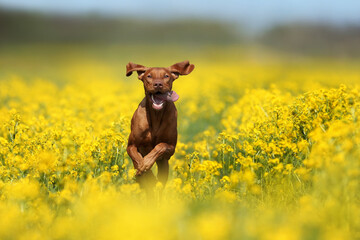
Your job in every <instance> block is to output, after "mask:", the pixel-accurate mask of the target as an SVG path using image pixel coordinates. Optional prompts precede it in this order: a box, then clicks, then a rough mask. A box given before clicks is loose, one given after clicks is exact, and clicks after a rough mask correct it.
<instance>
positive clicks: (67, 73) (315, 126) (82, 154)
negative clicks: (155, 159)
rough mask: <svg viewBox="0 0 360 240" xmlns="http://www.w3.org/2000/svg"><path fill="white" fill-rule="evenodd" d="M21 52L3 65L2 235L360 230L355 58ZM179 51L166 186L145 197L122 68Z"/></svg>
mask: <svg viewBox="0 0 360 240" xmlns="http://www.w3.org/2000/svg"><path fill="white" fill-rule="evenodd" d="M26 49H27V48H25V49H22V50H21V51H17V52H15V53H14V52H12V51H10V50H7V51H5V50H4V51H3V56H5V57H3V58H2V59H1V60H0V64H1V65H0V66H2V67H1V72H0V86H1V87H0V216H1V218H0V239H290V240H291V239H360V217H359V216H360V70H359V69H358V68H357V66H359V65H358V63H356V61H355V60H354V61H349V60H347V62H340V61H335V60H334V61H330V60H328V59H327V60H326V59H315V60H314V59H312V60H309V59H305V60H304V59H298V60H296V61H287V60H286V56H281V55H280V54H279V55H275V56H274V55H273V53H271V54H270V53H269V55H264V56H260V57H259V56H258V55H256V56H255V57H252V58H251V57H249V56H248V55H246V54H245V53H244V55H241V56H237V55H235V54H233V52H234V51H239V52H241V51H242V50H241V49H237V48H236V49H235V50H234V49H230V50H228V51H224V52H221V51H220V50H219V51H218V52H217V51H214V52H213V53H212V54H208V53H207V54H205V53H204V52H205V50H203V51H204V52H199V51H198V52H195V53H193V55H190V56H187V57H186V56H185V55H184V56H183V55H181V53H179V56H180V57H183V58H180V59H179V58H178V57H176V58H175V59H174V55H173V54H172V56H171V57H168V58H167V57H166V56H167V54H168V53H167V52H166V51H164V52H161V51H160V52H157V54H158V55H157V56H156V57H155V59H154V54H153V53H147V54H148V55H141V56H140V55H136V56H134V55H131V54H130V53H126V50H123V49H119V48H115V49H112V50H108V52H109V54H105V55H101V56H103V57H102V58H101V57H99V54H98V53H96V52H95V53H94V52H91V53H87V54H86V51H82V52H77V51H79V50H76V48H71V47H66V48H65V50H64V51H58V52H56V51H55V50H52V51H53V54H54V55H53V56H50V57H49V56H47V55H46V54H45V53H44V52H41V51H40V53H39V55H37V56H33V55H32V54H30V53H29V49H30V48H28V49H27V50H28V52H27V51H26ZM121 51H125V54H122V55H121ZM128 51H129V52H130V50H128ZM154 52H156V51H155V50H154ZM220 52H221V53H220ZM101 54H103V53H101ZM117 54H119V56H120V55H121V57H119V60H117ZM175 55H176V54H175ZM104 56H105V57H104ZM251 56H254V55H251ZM32 57H34V60H32ZM185 59H189V60H190V62H191V63H193V64H195V66H196V67H195V70H194V72H193V73H191V74H190V75H189V76H187V77H184V78H181V77H180V78H179V79H177V80H176V81H175V82H174V85H173V89H174V90H176V92H177V93H178V94H179V96H180V99H179V101H178V102H176V106H177V108H178V132H179V140H178V144H177V148H176V151H175V155H174V156H173V157H172V158H171V160H170V169H171V170H170V177H169V182H168V184H167V185H166V186H162V185H161V184H160V183H158V184H157V185H156V187H155V189H154V193H155V194H154V196H155V197H154V198H153V199H149V198H148V197H147V196H146V194H145V193H144V192H143V191H142V190H141V189H140V188H139V186H138V184H137V183H136V182H135V180H134V175H135V171H134V169H133V166H132V162H131V159H130V158H129V156H128V155H127V153H126V146H127V138H128V134H129V131H130V119H131V116H132V114H133V112H134V111H135V109H136V107H137V105H138V104H139V102H140V101H141V99H142V98H143V95H144V93H143V91H144V90H143V87H142V83H141V81H139V80H138V79H137V78H136V77H134V76H132V77H130V78H126V77H125V64H126V63H127V62H128V61H133V62H136V63H139V64H143V65H148V66H156V65H161V66H170V65H171V64H173V63H175V62H177V61H182V60H185ZM356 65H357V66H356ZM152 170H153V171H154V172H156V166H154V167H153V169H152Z"/></svg>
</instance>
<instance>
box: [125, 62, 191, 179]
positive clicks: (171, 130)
mask: <svg viewBox="0 0 360 240" xmlns="http://www.w3.org/2000/svg"><path fill="white" fill-rule="evenodd" d="M193 69H194V65H193V64H190V63H189V61H184V62H180V63H176V64H174V65H172V66H170V67H168V68H148V67H145V66H142V65H139V64H134V63H128V64H127V65H126V76H130V75H131V74H132V72H133V71H137V73H138V78H139V79H140V80H141V81H142V82H143V84H144V89H145V98H144V99H143V100H142V101H141V102H140V104H139V107H138V108H137V109H136V111H135V113H134V115H133V117H132V119H131V133H130V136H129V140H128V147H127V152H128V154H129V156H130V157H131V159H132V161H133V164H134V167H135V169H136V170H137V172H136V176H137V179H138V180H139V182H140V184H141V178H142V176H151V177H150V178H147V179H148V180H147V181H153V180H155V177H154V176H153V174H152V171H151V170H150V169H151V167H152V166H153V165H154V164H155V162H156V164H157V166H158V175H157V178H158V180H159V181H160V182H162V183H163V185H165V184H166V182H167V179H168V175H169V163H168V161H169V159H170V157H171V156H172V155H173V154H174V152H175V147H176V142H177V111H176V107H175V104H174V103H173V102H172V101H165V102H164V104H163V107H162V109H160V110H157V109H154V108H153V107H152V99H151V95H152V94H155V93H156V92H161V93H166V92H169V91H171V89H172V83H173V81H174V80H175V79H177V78H178V77H179V75H187V74H189V73H191V72H192V71H193ZM151 179H152V180H151ZM145 185H146V183H145Z"/></svg>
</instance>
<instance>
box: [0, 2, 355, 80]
mask: <svg viewBox="0 0 360 240" xmlns="http://www.w3.org/2000/svg"><path fill="white" fill-rule="evenodd" d="M359 13H360V2H359V1H355V0H344V1H325V0H318V1H311V0H289V1H282V0H271V1H261V0H254V1H246V0H229V1H225V2H220V1H208V0H200V1H191V0H182V1H160V0H153V1H145V0H136V1H115V0H104V1H96V0H78V1H70V0H63V1H47V0H33V1H27V0H0V54H2V60H0V64H1V65H0V76H1V75H4V74H5V73H9V72H11V70H12V69H13V70H14V71H15V70H16V71H17V73H18V72H19V70H21V69H22V70H23V75H26V74H27V73H29V72H30V71H31V69H34V65H36V59H37V58H41V59H44V58H47V64H46V66H44V64H42V63H43V62H41V63H40V62H39V64H38V65H37V66H36V67H37V68H36V69H37V73H38V74H39V72H40V73H41V74H43V76H44V77H52V78H56V77H59V74H57V73H56V74H53V76H49V74H50V73H51V72H53V70H54V69H49V68H51V66H55V65H56V64H57V63H58V62H57V60H58V57H60V56H63V55H64V54H67V55H66V56H67V57H69V56H70V58H68V59H69V60H70V59H71V56H74V55H77V56H82V57H84V58H88V57H95V58H97V59H99V58H101V59H102V60H104V61H106V60H109V61H112V62H113V63H114V61H115V63H116V64H121V65H122V64H125V63H126V62H128V61H134V62H140V63H143V64H144V65H145V64H148V65H151V64H169V63H172V61H182V60H184V59H196V56H201V57H202V59H208V60H213V61H220V60H223V61H226V60H230V59H234V57H235V58H236V57H244V56H246V57H247V58H249V59H254V58H255V59H260V58H261V59H267V58H266V56H269V54H270V56H271V57H270V58H268V59H271V60H273V59H275V58H274V57H273V56H272V55H271V53H273V52H274V51H275V52H276V54H277V56H278V54H279V53H280V54H285V55H286V56H287V57H291V59H294V58H295V59H299V58H301V57H303V56H306V57H324V58H327V59H334V60H339V59H344V58H357V57H358V56H359V55H360V44H359V43H360V14H359ZM164 44H165V45H166V46H169V47H168V48H166V49H165V48H164ZM30 45H31V47H29V46H30ZM34 46H36V47H34ZM68 46H71V48H67V47H68ZM148 46H151V47H148ZM234 46H235V47H234ZM18 52H21V58H22V59H23V63H27V64H20V63H19V55H16V54H17V53H18ZM144 53H146V54H144ZM89 54H90V55H91V56H90V55H89ZM230 55H231V57H229V56H230ZM151 56H153V57H155V56H156V58H153V59H152V60H151V58H152V57H151ZM15 58H16V60H14V59H15ZM121 67H123V66H121ZM26 68H27V69H26ZM47 70H48V73H49V74H46V71H47ZM50 70H51V71H50ZM123 71H124V70H123V69H122V72H121V74H123ZM119 74H120V72H119Z"/></svg>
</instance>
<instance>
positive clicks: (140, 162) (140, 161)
mask: <svg viewBox="0 0 360 240" xmlns="http://www.w3.org/2000/svg"><path fill="white" fill-rule="evenodd" d="M126 151H127V153H128V154H129V156H130V158H131V160H132V161H133V164H134V168H135V169H136V170H137V172H136V175H140V174H141V172H142V171H141V170H140V169H143V166H144V158H143V157H142V156H141V154H140V153H139V151H138V149H137V147H136V146H135V145H134V144H132V145H129V146H128V147H127V149H126Z"/></svg>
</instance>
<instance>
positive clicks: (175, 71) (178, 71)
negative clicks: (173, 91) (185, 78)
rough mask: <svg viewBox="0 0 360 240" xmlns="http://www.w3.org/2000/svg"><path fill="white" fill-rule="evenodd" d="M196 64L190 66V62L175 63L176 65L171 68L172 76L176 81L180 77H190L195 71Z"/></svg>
mask: <svg viewBox="0 0 360 240" xmlns="http://www.w3.org/2000/svg"><path fill="white" fill-rule="evenodd" d="M194 68H195V66H194V64H190V63H189V61H187V60H186V61H183V62H179V63H175V64H174V65H172V66H170V67H169V70H170V72H171V74H172V75H173V77H174V79H177V78H178V77H179V75H188V74H189V73H191V72H192V71H193V70H194Z"/></svg>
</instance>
